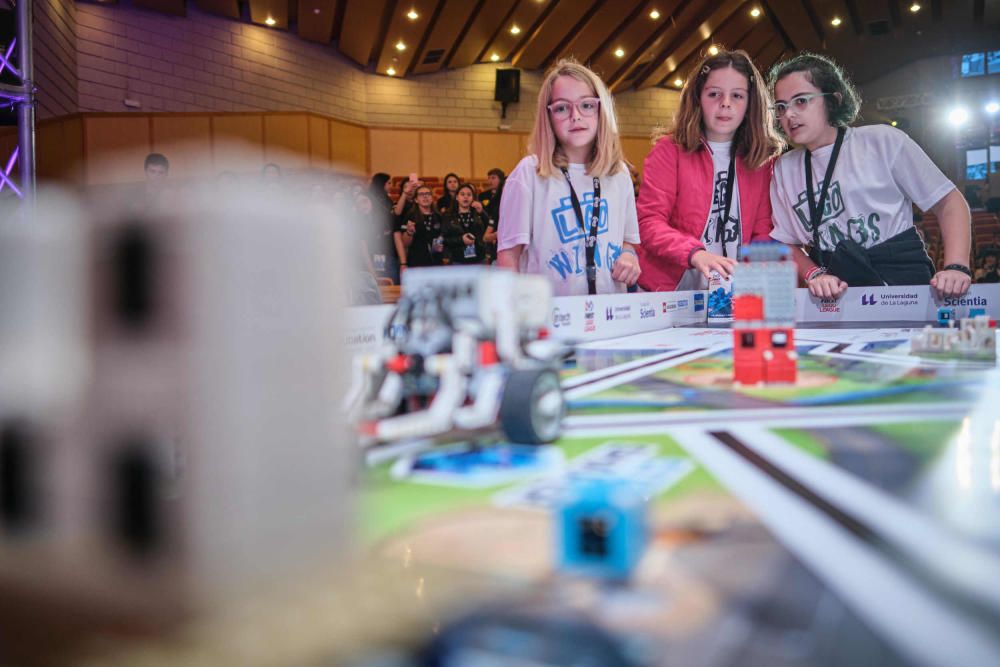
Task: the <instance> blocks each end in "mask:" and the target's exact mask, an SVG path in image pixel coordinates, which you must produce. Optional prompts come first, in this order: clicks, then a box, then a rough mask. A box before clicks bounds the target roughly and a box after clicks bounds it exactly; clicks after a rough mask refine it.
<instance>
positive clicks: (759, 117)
mask: <svg viewBox="0 0 1000 667" xmlns="http://www.w3.org/2000/svg"><path fill="white" fill-rule="evenodd" d="M726 67H732V68H733V69H734V70H736V71H737V72H739V73H740V74H742V75H743V76H745V77H746V78H747V83H748V84H749V85H748V89H747V96H748V98H749V99H748V100H747V113H746V116H744V118H743V122H742V123H740V126H739V128H737V130H736V136H734V137H733V148H734V149H735V151H736V154H737V155H739V156H740V157H741V158H743V161H744V162H745V163H746V165H747V166H748V167H749V168H751V169H757V168H758V167H760V166H761V165H763V164H764V163H765V162H767V161H768V160H769V159H771V158H772V157H773V156H775V155H777V154H778V153H779V152H781V150H782V149H783V148H784V146H785V142H784V141H783V140H782V138H781V136H780V135H779V134H778V132H777V130H776V129H775V121H774V112H773V111H772V110H771V96H770V93H769V92H768V90H767V86H766V85H764V79H763V77H761V75H760V72H758V71H757V68H756V67H755V66H754V64H753V61H752V60H750V56H749V55H748V54H747V52H746V51H742V50H737V51H720V52H719V53H718V54H716V55H714V56H705V57H704V58H703V59H702V60H701V62H699V63H698V64H697V65H696V66H695V67H694V69H693V70H691V73H690V74H689V75H688V79H687V81H686V82H685V83H684V88H683V89H682V90H681V105H680V107H678V108H677V113H675V114H674V123H673V129H671V130H664V129H662V128H658V129H657V130H656V132H655V133H654V135H653V140H654V143H655V142H656V141H657V140H659V139H660V137H663V136H664V135H667V134H671V135H673V139H674V143H676V144H677V145H678V146H681V147H682V148H684V150H686V151H688V152H694V151H696V150H698V148H699V147H701V145H702V137H703V136H704V134H705V121H704V119H703V118H702V116H701V92H702V90H703V89H704V88H705V81H707V80H708V75H709V74H711V73H712V70H716V69H724V68H726Z"/></svg>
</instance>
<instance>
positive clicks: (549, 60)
mask: <svg viewBox="0 0 1000 667" xmlns="http://www.w3.org/2000/svg"><path fill="white" fill-rule="evenodd" d="M607 1H608V0H597V2H595V3H594V4H593V5H591V6H590V9H589V10H587V11H586V12H584V14H583V16H582V17H580V20H579V21H577V22H576V24H575V25H574V26H573V27H572V28H570V30H569V32H567V33H566V36H565V37H563V38H562V39H561V40H559V43H558V44H556V46H555V48H554V49H552V51H551V52H550V53H549V55H547V56H545V60H543V61H542V69H546V70H547V69H548V68H550V67H552V64H553V63H554V62H555V60H556V58H557V57H558V56H559V54H560V53H562V51H563V49H565V48H566V46H567V45H568V44H569V43H570V41H571V40H572V39H573V38H574V37H575V36H576V34H577V33H578V32H580V31H581V30H583V26H585V25H587V24H588V23H590V19H592V18H594V14H596V13H597V12H599V11H600V10H601V8H602V7H604V4H605V3H606V2H607Z"/></svg>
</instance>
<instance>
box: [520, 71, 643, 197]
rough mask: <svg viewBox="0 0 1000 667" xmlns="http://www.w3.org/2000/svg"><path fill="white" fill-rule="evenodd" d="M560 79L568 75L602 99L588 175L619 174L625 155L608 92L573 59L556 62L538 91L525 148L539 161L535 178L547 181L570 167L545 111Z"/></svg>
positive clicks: (588, 164) (589, 72) (599, 79)
mask: <svg viewBox="0 0 1000 667" xmlns="http://www.w3.org/2000/svg"><path fill="white" fill-rule="evenodd" d="M560 76H569V77H572V78H574V79H576V80H577V81H580V82H582V83H585V84H587V85H588V86H590V88H591V89H592V90H593V91H594V95H596V96H597V98H598V99H600V100H601V108H600V111H599V112H598V114H597V118H598V122H597V137H596V138H595V140H594V150H593V152H592V153H591V155H590V159H589V160H588V161H587V173H589V174H590V175H591V176H598V177H600V176H610V175H611V174H616V173H618V172H619V171H620V170H621V169H622V163H623V162H624V160H625V154H624V152H623V151H622V145H621V140H620V139H619V138H618V120H617V119H616V118H615V106H614V100H613V99H612V97H611V93H610V92H609V91H608V87H607V86H605V85H604V82H603V81H601V77H599V76H597V75H596V74H594V73H593V72H592V71H591V70H589V69H588V68H586V67H584V66H583V65H581V64H580V63H578V62H576V61H575V60H573V59H572V58H567V59H563V60H560V61H559V62H557V63H556V64H555V65H554V66H553V67H552V69H550V70H549V71H548V73H547V74H546V75H545V80H544V81H542V87H541V89H540V90H539V91H538V109H537V110H536V111H535V127H534V129H533V130H532V131H531V141H530V143H529V145H528V150H530V151H531V152H532V153H534V154H535V156H536V157H537V158H538V175H539V176H543V177H546V178H547V177H549V176H552V175H553V174H555V173H557V172H558V171H559V169H560V168H561V167H565V166H567V165H568V164H569V160H568V159H567V158H566V153H565V152H564V151H563V148H562V146H560V145H559V141H558V140H557V139H556V135H555V132H554V131H553V129H552V121H551V119H550V118H549V109H548V106H549V104H551V102H552V100H551V97H552V87H553V86H554V85H555V82H556V79H557V78H559V77H560Z"/></svg>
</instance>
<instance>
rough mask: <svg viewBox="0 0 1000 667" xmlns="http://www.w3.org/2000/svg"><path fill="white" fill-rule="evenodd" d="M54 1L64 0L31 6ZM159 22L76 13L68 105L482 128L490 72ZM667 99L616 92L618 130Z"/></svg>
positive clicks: (659, 116)
mask: <svg viewBox="0 0 1000 667" xmlns="http://www.w3.org/2000/svg"><path fill="white" fill-rule="evenodd" d="M43 1H46V2H59V1H63V2H65V1H67V0H43ZM187 11H188V16H187V17H185V18H180V17H170V16H166V15H163V14H158V13H153V12H145V11H141V10H137V9H133V8H129V7H122V6H104V5H94V4H79V5H77V6H76V13H77V20H78V28H77V40H78V47H79V55H78V67H77V69H78V73H79V109H80V110H81V111H125V110H126V107H125V106H124V104H123V100H124V99H125V98H126V97H127V98H129V99H134V100H137V101H139V102H140V103H141V104H142V107H141V108H142V111H154V112H155V111H260V110H272V111H283V110H306V111H313V112H316V113H320V114H323V115H326V116H331V117H334V118H339V119H342V120H347V121H352V122H355V123H361V124H364V125H369V126H376V127H415V128H454V129H479V130H483V129H492V130H496V129H497V126H498V125H499V124H500V122H501V121H500V104H499V103H497V102H494V101H493V84H494V72H495V70H496V69H497V66H496V65H492V64H490V65H485V64H484V65H476V66H473V67H468V68H463V69H460V70H453V71H446V72H440V73H437V74H431V75H424V76H420V77H415V78H412V79H395V78H391V77H386V76H379V75H373V74H367V73H364V72H362V71H360V70H359V69H358V68H357V67H356V66H354V65H352V64H349V63H348V62H347V61H346V60H345V59H343V58H341V57H340V56H339V55H338V54H337V53H336V52H335V50H334V48H333V47H325V46H322V45H318V44H313V43H310V42H306V41H304V40H301V39H299V38H298V37H296V36H295V35H293V34H290V33H288V32H285V31H281V30H272V29H269V28H264V27H260V26H255V25H248V24H245V23H240V22H237V21H232V20H229V19H225V18H220V17H215V16H211V15H209V14H205V13H202V12H199V11H198V10H197V8H195V7H194V6H193V4H191V3H189V4H188V9H187ZM541 78H542V74H541V73H540V72H529V71H523V72H522V73H521V102H520V103H518V104H512V105H510V106H509V107H508V110H507V119H506V120H505V121H504V124H506V125H510V127H511V130H513V131H520V132H527V131H529V130H530V129H531V125H532V121H533V118H534V107H535V98H536V96H537V94H538V88H539V85H540V82H541ZM678 98H679V96H678V95H677V93H675V92H673V91H669V90H663V89H653V90H645V91H642V92H628V93H623V94H621V95H619V96H618V97H617V100H616V101H617V107H618V112H619V118H620V120H621V129H622V133H623V134H626V135H632V136H647V135H649V133H650V132H651V130H652V128H653V127H654V126H655V125H656V124H658V123H663V122H665V121H668V120H669V118H670V116H671V115H672V113H673V109H674V108H675V106H676V104H677V100H678Z"/></svg>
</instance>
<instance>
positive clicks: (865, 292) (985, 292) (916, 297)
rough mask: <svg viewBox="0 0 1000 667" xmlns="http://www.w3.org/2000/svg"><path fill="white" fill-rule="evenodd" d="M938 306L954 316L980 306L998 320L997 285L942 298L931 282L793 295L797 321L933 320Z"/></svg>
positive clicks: (999, 291)
mask: <svg viewBox="0 0 1000 667" xmlns="http://www.w3.org/2000/svg"><path fill="white" fill-rule="evenodd" d="M939 308H953V309H954V310H955V316H956V317H957V318H962V317H968V316H969V310H970V309H975V308H980V309H982V310H984V311H985V312H986V314H987V315H989V316H990V317H991V318H993V319H1000V285H973V286H972V287H971V288H970V289H969V292H968V293H967V294H965V295H964V296H961V297H957V298H949V299H942V298H941V297H940V296H938V294H937V292H935V291H934V290H933V289H932V288H931V287H930V285H918V286H897V287H850V288H848V289H847V292H846V293H845V294H844V295H843V296H841V297H840V298H839V299H835V300H824V299H817V298H816V297H814V296H812V295H811V294H809V290H807V289H799V290H797V294H796V320H797V321H798V322H936V321H937V313H938V309H939Z"/></svg>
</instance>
